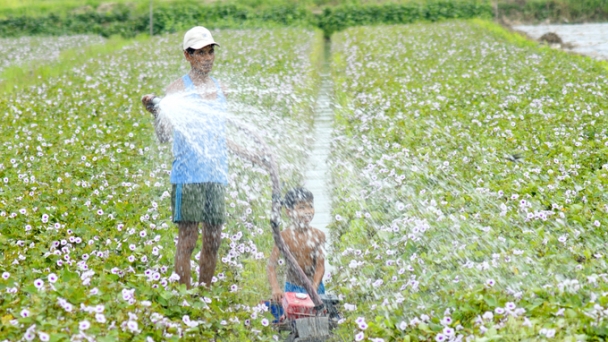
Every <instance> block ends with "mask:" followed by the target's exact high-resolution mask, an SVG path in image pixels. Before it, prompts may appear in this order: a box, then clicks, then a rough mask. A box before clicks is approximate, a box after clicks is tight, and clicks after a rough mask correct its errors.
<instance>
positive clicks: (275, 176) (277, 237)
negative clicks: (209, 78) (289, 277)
mask: <svg viewBox="0 0 608 342" xmlns="http://www.w3.org/2000/svg"><path fill="white" fill-rule="evenodd" d="M226 120H227V121H228V122H229V123H230V124H232V125H233V126H235V127H236V128H237V129H239V130H240V131H242V132H244V133H245V134H247V135H249V136H251V137H252V138H253V140H254V141H255V142H256V143H257V144H258V145H259V146H261V148H262V151H263V153H264V159H262V160H260V159H259V158H257V156H254V155H246V156H245V157H246V158H247V159H249V160H251V161H254V162H256V163H262V164H263V165H265V166H266V167H267V168H268V172H269V173H270V181H271V182H272V211H271V214H270V226H271V228H272V236H273V238H274V243H275V245H276V246H277V247H278V248H279V251H280V252H281V253H282V254H283V256H284V257H285V260H286V261H287V264H288V266H289V267H291V268H292V269H293V270H294V271H295V275H296V277H298V280H299V281H300V284H302V285H303V287H304V289H305V290H306V292H308V295H309V296H310V299H311V300H312V302H313V303H314V304H315V309H317V311H318V312H319V311H320V310H321V309H323V301H322V300H321V297H319V294H318V293H317V291H316V290H315V288H314V287H313V286H312V282H311V281H310V279H308V277H307V276H306V274H305V273H304V271H303V270H302V268H301V267H300V265H299V264H298V262H297V261H296V259H295V258H294V257H293V255H292V254H291V252H290V251H289V247H288V246H287V245H286V244H285V242H284V241H283V238H282V237H281V231H280V229H279V227H280V226H281V184H280V182H279V171H278V168H277V164H276V162H275V160H274V156H273V155H272V153H270V152H269V151H270V149H269V148H268V145H266V143H265V142H264V140H263V139H262V138H261V137H260V136H259V135H258V134H256V133H255V132H253V131H252V130H250V129H248V128H246V127H244V126H242V125H240V124H238V123H236V122H234V121H233V120H230V119H226Z"/></svg>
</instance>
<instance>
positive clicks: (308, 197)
mask: <svg viewBox="0 0 608 342" xmlns="http://www.w3.org/2000/svg"><path fill="white" fill-rule="evenodd" d="M314 199H315V198H314V196H313V195H312V192H310V191H308V190H307V189H304V188H293V189H291V190H289V191H287V193H286V194H285V199H284V200H283V205H284V206H285V208H287V209H293V207H295V205H296V204H297V203H299V202H303V201H306V202H313V201H314Z"/></svg>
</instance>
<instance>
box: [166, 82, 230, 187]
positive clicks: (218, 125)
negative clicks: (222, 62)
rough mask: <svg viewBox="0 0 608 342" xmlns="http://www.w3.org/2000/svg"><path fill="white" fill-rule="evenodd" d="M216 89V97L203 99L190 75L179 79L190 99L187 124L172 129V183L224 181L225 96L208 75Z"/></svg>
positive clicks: (225, 169)
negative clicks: (190, 109)
mask: <svg viewBox="0 0 608 342" xmlns="http://www.w3.org/2000/svg"><path fill="white" fill-rule="evenodd" d="M211 79H212V80H213V83H214V84H215V87H216V89H217V100H215V101H209V100H205V99H203V98H202V97H201V96H200V95H199V94H198V93H197V92H196V88H195V87H194V84H193V83H192V80H191V79H190V76H188V75H184V76H183V77H182V80H183V81H184V86H185V88H186V92H187V93H188V95H187V97H186V99H188V100H191V101H194V103H192V104H191V105H192V106H190V108H192V107H194V108H196V110H192V111H191V113H188V119H192V120H188V122H187V124H185V125H181V126H180V127H179V129H175V128H174V130H173V157H174V158H175V160H174V161H173V167H172V170H171V177H170V180H171V183H172V184H185V183H206V182H214V183H221V184H224V185H227V184H228V157H227V148H226V122H225V118H224V113H225V112H226V110H227V108H226V107H227V106H226V97H225V96H224V93H223V92H222V89H221V88H220V86H219V84H218V82H217V80H216V79H215V78H213V77H211Z"/></svg>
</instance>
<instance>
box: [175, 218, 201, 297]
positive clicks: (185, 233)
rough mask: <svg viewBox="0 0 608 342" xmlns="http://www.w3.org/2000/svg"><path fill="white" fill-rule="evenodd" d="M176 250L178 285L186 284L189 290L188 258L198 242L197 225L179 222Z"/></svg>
mask: <svg viewBox="0 0 608 342" xmlns="http://www.w3.org/2000/svg"><path fill="white" fill-rule="evenodd" d="M177 227H178V228H179V234H178V240H177V250H176V251H175V273H177V274H178V275H179V282H180V284H186V286H187V287H188V288H190V285H191V284H190V278H191V272H190V258H191V257H192V251H193V250H194V247H196V241H197V240H198V223H196V222H180V223H178V224H177Z"/></svg>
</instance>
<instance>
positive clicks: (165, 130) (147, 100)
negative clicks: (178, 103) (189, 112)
mask: <svg viewBox="0 0 608 342" xmlns="http://www.w3.org/2000/svg"><path fill="white" fill-rule="evenodd" d="M156 98H157V97H156V96H155V95H154V94H148V95H144V96H143V97H142V98H141V103H142V104H143V105H144V107H145V108H146V110H147V111H148V112H150V113H151V114H152V116H153V117H154V131H155V132H156V137H157V138H158V141H160V142H161V143H165V142H167V141H169V140H171V135H172V134H171V133H172V132H173V127H171V123H170V122H169V121H168V120H162V119H161V118H160V115H158V114H159V109H158V107H157V106H156V104H155V103H154V100H155V99H156Z"/></svg>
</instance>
